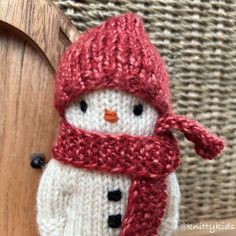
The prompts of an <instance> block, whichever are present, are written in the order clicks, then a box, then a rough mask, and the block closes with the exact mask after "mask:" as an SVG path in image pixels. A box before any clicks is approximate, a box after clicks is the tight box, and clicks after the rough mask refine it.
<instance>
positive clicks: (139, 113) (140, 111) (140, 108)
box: [133, 104, 143, 116]
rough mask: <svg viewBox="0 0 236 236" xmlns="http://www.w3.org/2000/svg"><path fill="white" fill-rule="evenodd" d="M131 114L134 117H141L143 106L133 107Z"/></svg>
mask: <svg viewBox="0 0 236 236" xmlns="http://www.w3.org/2000/svg"><path fill="white" fill-rule="evenodd" d="M133 113H134V114H135V115H136V116H140V115H142V113H143V105H142V104H138V105H134V109H133Z"/></svg>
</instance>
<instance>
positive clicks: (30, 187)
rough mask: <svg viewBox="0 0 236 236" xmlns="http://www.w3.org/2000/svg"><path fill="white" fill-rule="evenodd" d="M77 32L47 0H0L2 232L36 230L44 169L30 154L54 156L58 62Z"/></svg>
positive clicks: (29, 234) (21, 235) (22, 235)
mask: <svg viewBox="0 0 236 236" xmlns="http://www.w3.org/2000/svg"><path fill="white" fill-rule="evenodd" d="M37 4H38V5H37ZM62 19H63V20H62ZM62 22H63V24H62ZM64 29H65V30H64ZM68 32H70V33H68ZM71 32H72V33H71ZM76 34H77V32H76V30H75V29H74V27H73V26H71V25H70V23H69V22H67V19H65V18H64V16H63V14H62V13H60V12H59V11H58V10H57V9H56V8H55V7H54V6H52V5H51V3H47V1H46V0H40V1H39V0H34V1H25V0H19V1H16V0H11V1H5V0H0V57H1V63H0V235H1V236H36V235H38V233H37V225H36V215H35V206H36V204H35V199H36V190H37V187H38V181H39V177H40V175H41V173H42V171H40V170H35V169H32V168H31V166H30V156H31V154H33V153H37V152H41V153H44V154H45V155H46V157H47V158H50V155H51V146H52V143H53V139H54V137H55V133H56V127H57V124H58V121H59V117H58V115H57V113H56V111H55V109H54V108H53V96H54V88H53V87H54V80H53V77H54V68H55V66H56V64H57V61H58V58H59V56H60V54H61V53H62V51H64V50H65V47H66V45H68V43H69V41H70V40H71V41H72V40H74V39H75V38H76V37H75V36H76ZM49 236H50V235H49Z"/></svg>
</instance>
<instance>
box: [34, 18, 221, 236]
mask: <svg viewBox="0 0 236 236" xmlns="http://www.w3.org/2000/svg"><path fill="white" fill-rule="evenodd" d="M55 106H56V108H57V110H58V112H59V114H60V115H61V117H62V121H61V123H60V126H59V132H58V137H57V140H56V142H55V144H54V147H53V159H52V160H51V161H50V162H49V163H48V165H47V167H46V169H45V171H44V173H43V176H42V178H41V181H40V185H39V189H38V197H37V221H38V225H39V231H40V235H41V236H115V235H117V236H118V235H120V236H156V235H162V236H168V235H170V234H171V232H172V231H173V230H174V229H176V227H177V223H178V207H179V198H180V193H179V187H178V182H177V179H176V176H175V174H174V172H175V170H176V168H177V167H178V166H179V164H180V151H179V146H178V143H177V141H176V139H175V138H174V136H173V135H172V133H171V129H176V130H179V131H181V132H183V134H184V135H185V137H186V138H187V139H188V140H190V141H192V142H193V143H194V144H195V150H196V153H197V154H199V155H200V156H201V157H203V158H205V159H212V158H214V157H215V156H216V155H217V154H219V153H220V152H221V150H222V149H223V146H224V144H223V141H222V140H221V139H219V138H218V137H216V136H214V135H211V134H209V133H208V131H207V130H206V129H204V128H203V127H201V126H200V125H199V124H198V123H196V122H195V121H191V120H189V119H187V118H185V117H182V116H178V115H175V114H174V113H173V112H172V109H171V104H170V93H169V84H168V75H167V72H166V69H165V65H164V62H163V60H162V59H161V57H160V55H159V53H158V52H157V50H156V49H155V47H154V46H153V45H152V44H151V42H150V40H149V39H148V36H147V34H146V33H145V31H144V27H143V24H142V21H141V19H140V18H139V17H138V16H137V15H135V14H132V13H129V14H124V15H120V16H118V17H113V18H110V19H108V20H107V21H106V22H104V23H102V24H101V25H100V26H98V27H95V28H92V29H90V30H88V31H86V32H85V33H83V34H82V35H81V36H80V38H79V40H78V41H77V42H75V43H74V44H72V45H71V46H70V47H69V48H68V50H67V51H66V52H65V54H64V55H63V56H62V58H61V62H60V64H59V67H58V71H57V76H56V94H55Z"/></svg>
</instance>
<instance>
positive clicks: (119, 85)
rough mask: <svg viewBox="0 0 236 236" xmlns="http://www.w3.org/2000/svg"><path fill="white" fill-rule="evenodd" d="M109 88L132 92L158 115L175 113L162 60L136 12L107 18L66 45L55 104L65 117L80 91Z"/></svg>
mask: <svg viewBox="0 0 236 236" xmlns="http://www.w3.org/2000/svg"><path fill="white" fill-rule="evenodd" d="M105 88H106V89H107V88H109V89H116V90H122V91H126V92H128V93H131V94H134V95H136V96H138V97H140V98H142V99H144V100H146V101H147V102H149V103H150V104H151V105H152V106H154V107H155V108H156V109H157V110H158V112H159V115H165V114H167V113H169V112H170V111H171V105H170V100H169V97H170V96H169V84H168V75H167V72H166V69H165V65H164V62H163V60H162V58H161V57H160V55H159V53H158V52H157V50H156V49H155V47H154V46H153V45H152V43H151V42H150V40H149V38H148V36H147V34H146V32H145V30H144V27H143V23H142V20H141V18H140V17H139V16H137V15H135V14H132V13H128V14H124V15H120V16H117V17H112V18H110V19H108V20H107V21H105V22H104V23H102V24H101V25H99V26H98V27H95V28H92V29H90V30H88V31H86V32H85V33H83V34H82V35H81V36H80V38H79V40H78V41H77V42H75V43H73V44H72V45H71V46H70V47H69V48H68V50H67V51H66V52H65V53H64V55H63V56H62V58H61V61H60V64H59V67H58V70H57V76H56V95H55V106H56V108H57V110H58V111H59V113H60V115H61V116H64V111H65V108H66V107H67V105H68V104H69V103H70V102H71V101H73V100H74V99H75V98H77V97H78V96H79V95H81V94H83V93H87V92H90V91H94V90H97V89H105Z"/></svg>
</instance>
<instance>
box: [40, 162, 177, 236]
mask: <svg viewBox="0 0 236 236" xmlns="http://www.w3.org/2000/svg"><path fill="white" fill-rule="evenodd" d="M167 181H168V194H169V198H168V205H167V211H166V215H165V218H164V220H163V222H162V224H161V226H160V230H159V235H160V236H169V235H171V232H172V231H173V230H174V229H176V228H177V223H178V207H179V198H180V194H179V186H178V182H177V179H176V176H175V174H171V175H170V176H169V177H168V179H167ZM129 186H130V180H129V178H127V177H124V176H117V175H107V174H102V173H98V172H91V171H85V170H80V169H77V168H74V167H71V166H64V165H62V164H60V163H59V162H57V161H56V160H51V161H50V163H49V164H48V166H47V168H46V170H45V171H44V174H43V176H42V178H41V181H40V185H39V189H38V198H37V212H38V215H37V221H38V225H39V231H40V235H41V236H118V235H119V229H111V228H109V227H108V225H107V220H108V216H109V215H113V214H121V215H122V216H123V215H124V213H125V208H126V205H127V198H128V190H129ZM116 189H120V190H121V192H122V199H121V201H118V202H111V201H109V200H108V198H107V194H108V191H110V190H116Z"/></svg>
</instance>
